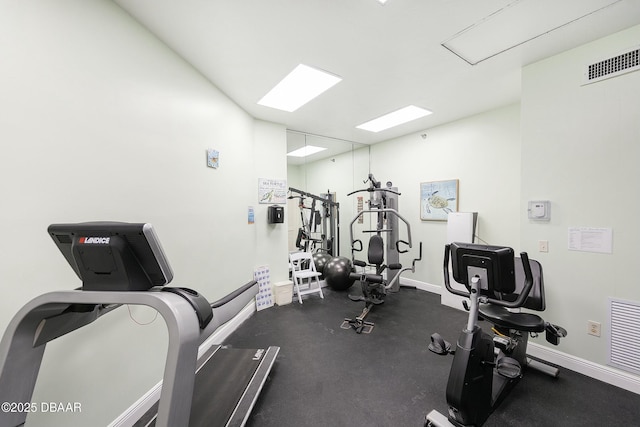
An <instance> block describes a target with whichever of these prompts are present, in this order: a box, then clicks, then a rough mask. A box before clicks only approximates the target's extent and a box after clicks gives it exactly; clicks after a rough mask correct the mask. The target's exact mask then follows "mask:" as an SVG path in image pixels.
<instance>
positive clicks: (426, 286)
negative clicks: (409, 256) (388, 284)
mask: <svg viewBox="0 0 640 427" xmlns="http://www.w3.org/2000/svg"><path fill="white" fill-rule="evenodd" d="M400 285H404V286H412V287H414V288H416V289H420V290H421V291H427V292H431V293H432V294H438V295H440V292H441V288H440V286H439V285H432V284H431V283H426V282H421V281H419V280H414V279H408V278H406V277H401V278H400Z"/></svg>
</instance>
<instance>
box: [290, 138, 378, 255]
mask: <svg viewBox="0 0 640 427" xmlns="http://www.w3.org/2000/svg"><path fill="white" fill-rule="evenodd" d="M308 147H318V148H322V149H323V150H321V151H318V152H316V153H313V154H309V155H307V156H304V157H293V156H289V155H288V156H287V183H288V186H289V188H290V189H294V190H296V191H290V193H289V196H290V199H288V206H287V217H288V221H287V223H288V231H289V251H296V250H299V249H303V250H304V249H307V250H310V251H312V252H319V251H320V252H328V251H329V250H330V251H331V255H332V256H338V255H339V256H344V257H347V258H349V259H351V242H350V238H349V223H350V222H351V220H352V219H353V218H354V217H355V215H356V213H357V206H358V195H352V196H347V194H349V193H350V192H352V191H353V190H356V189H359V188H362V187H363V180H365V179H366V178H367V176H368V174H369V146H368V145H365V144H360V143H356V142H352V141H346V140H341V139H336V138H330V137H323V136H319V135H312V134H308V133H304V132H298V131H293V130H289V131H287V153H291V152H294V151H295V150H299V149H305V148H308ZM360 197H362V195H360ZM364 197H365V199H367V198H366V195H365V196H364ZM324 200H329V201H331V203H324ZM314 202H315V203H314ZM333 202H335V203H333ZM332 230H333V231H332Z"/></svg>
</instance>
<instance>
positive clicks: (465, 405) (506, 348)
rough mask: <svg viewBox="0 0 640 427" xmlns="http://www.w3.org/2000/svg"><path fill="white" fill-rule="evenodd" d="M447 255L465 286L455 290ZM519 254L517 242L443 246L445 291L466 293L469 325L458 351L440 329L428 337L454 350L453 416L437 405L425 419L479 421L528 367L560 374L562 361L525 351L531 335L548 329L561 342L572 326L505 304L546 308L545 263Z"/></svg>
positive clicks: (436, 347) (460, 423)
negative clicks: (552, 362) (486, 326)
mask: <svg viewBox="0 0 640 427" xmlns="http://www.w3.org/2000/svg"><path fill="white" fill-rule="evenodd" d="M449 254H451V265H452V270H453V278H454V280H455V281H456V282H458V283H461V284H463V285H465V287H466V289H467V292H465V291H458V290H456V289H454V288H452V287H451V285H450V282H449ZM516 259H517V258H515V257H514V252H513V249H511V248H508V247H501V246H487V245H477V244H470V243H451V244H450V245H446V246H445V253H444V279H445V286H446V288H447V290H448V291H449V292H451V293H454V294H456V295H460V296H463V297H467V298H469V300H470V305H467V304H466V301H465V308H466V309H467V310H468V311H469V318H468V320H467V326H466V327H465V328H464V329H463V330H462V332H461V334H460V337H459V338H458V342H457V345H456V348H455V350H452V349H451V345H450V344H449V343H448V342H446V341H444V339H442V337H441V336H440V335H439V334H437V333H436V334H433V335H432V336H431V344H430V345H429V350H431V351H432V352H434V353H437V354H441V355H447V354H454V359H453V364H452V365H451V372H450V374H449V380H448V382H447V391H446V398H447V405H448V416H444V415H442V414H441V413H439V412H437V411H435V410H433V411H431V412H430V413H429V414H428V415H427V416H426V419H425V426H438V427H445V426H447V427H448V426H457V427H465V426H481V425H482V424H484V422H485V421H486V420H487V418H488V417H489V415H490V414H491V413H492V412H493V411H494V410H495V409H496V408H497V407H498V405H499V404H500V403H501V402H502V401H503V400H504V398H505V397H506V396H507V395H508V393H509V391H510V390H512V388H513V387H514V386H515V385H516V384H517V383H518V381H519V380H520V379H521V378H522V373H523V369H524V367H525V366H528V367H532V368H535V369H540V370H542V371H544V372H546V373H548V374H550V375H552V376H557V375H558V374H559V371H558V370H557V368H554V367H551V366H549V365H545V364H543V363H542V362H538V361H533V360H531V359H530V358H528V357H527V354H526V350H527V341H528V336H529V334H531V335H533V336H536V335H537V334H538V333H542V332H545V334H546V339H547V341H549V342H550V343H551V344H554V345H557V344H558V342H559V340H560V338H561V337H565V336H566V335H567V331H566V330H565V329H564V328H562V327H560V326H557V325H553V324H551V323H548V322H545V321H544V320H543V319H542V318H541V317H540V316H538V315H536V314H533V313H523V312H513V311H509V310H508V309H515V308H529V309H532V310H537V311H543V310H544V308H545V303H544V289H543V281H542V267H541V265H540V263H538V262H537V261H535V260H529V257H528V256H527V253H526V252H522V253H521V254H520V258H519V259H517V260H518V261H516ZM478 317H480V318H481V319H483V320H487V321H488V322H490V323H492V324H493V325H494V326H493V328H492V330H493V332H494V335H489V334H487V333H485V332H484V331H483V330H482V328H480V327H479V326H478Z"/></svg>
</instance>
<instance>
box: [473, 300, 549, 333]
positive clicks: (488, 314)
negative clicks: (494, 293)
mask: <svg viewBox="0 0 640 427" xmlns="http://www.w3.org/2000/svg"><path fill="white" fill-rule="evenodd" d="M478 314H479V315H480V317H481V318H483V319H484V320H487V321H489V322H491V323H493V324H494V325H496V326H498V327H500V328H505V329H515V330H518V331H525V332H544V331H545V327H546V323H545V321H544V319H543V318H542V317H540V316H538V315H537V314H533V313H513V312H510V311H509V310H507V309H506V308H504V307H500V306H497V305H492V304H483V305H481V306H480V308H479V310H478Z"/></svg>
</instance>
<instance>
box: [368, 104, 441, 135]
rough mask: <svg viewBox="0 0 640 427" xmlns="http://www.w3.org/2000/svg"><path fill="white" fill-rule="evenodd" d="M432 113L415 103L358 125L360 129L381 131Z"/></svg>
mask: <svg viewBox="0 0 640 427" xmlns="http://www.w3.org/2000/svg"><path fill="white" fill-rule="evenodd" d="M431 113H432V112H431V111H429V110H425V109H424V108H420V107H416V106H415V105H409V106H407V107H404V108H401V109H399V110H396V111H394V112H393V113H389V114H386V115H384V116H382V117H378V118H377V119H373V120H370V121H368V122H366V123H363V124H361V125H359V126H356V127H357V128H358V129H363V130H368V131H370V132H380V131H382V130H385V129H389V128H392V127H394V126H398V125H401V124H403V123H407V122H410V121H412V120H416V119H419V118H421V117H424V116H428V115H429V114H431Z"/></svg>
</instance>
